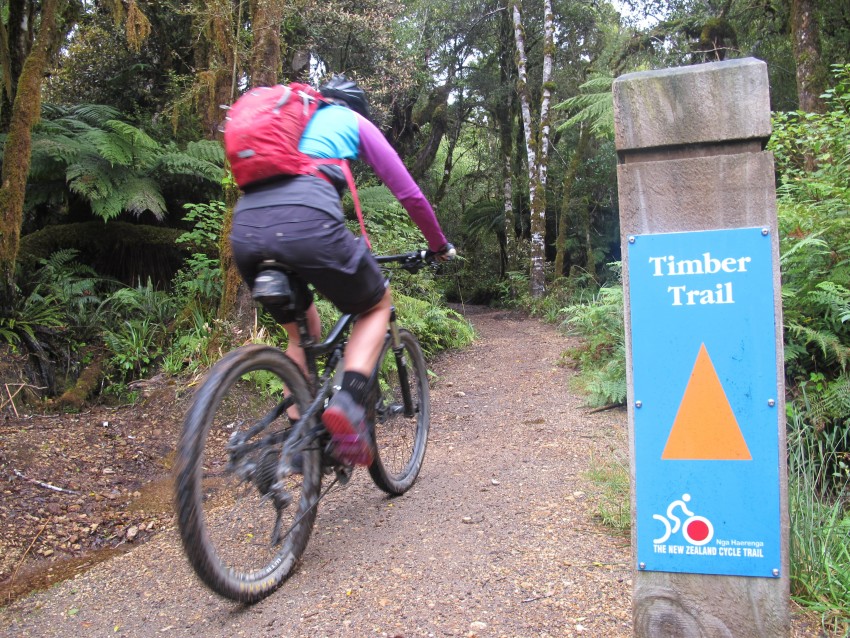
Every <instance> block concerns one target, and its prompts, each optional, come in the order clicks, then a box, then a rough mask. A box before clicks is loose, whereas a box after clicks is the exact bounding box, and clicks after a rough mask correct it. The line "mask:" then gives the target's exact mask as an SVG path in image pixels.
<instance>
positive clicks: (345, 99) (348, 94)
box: [319, 75, 369, 119]
mask: <svg viewBox="0 0 850 638" xmlns="http://www.w3.org/2000/svg"><path fill="white" fill-rule="evenodd" d="M319 93H321V94H322V96H323V97H326V98H330V99H331V100H332V101H333V102H338V103H341V104H342V105H343V106H347V107H348V108H350V109H351V110H352V111H355V112H356V113H360V115H362V116H363V117H365V118H366V119H369V103H368V102H367V101H366V93H364V92H363V89H361V88H360V87H359V86H357V83H356V82H354V81H353V80H349V79H348V78H346V77H345V76H344V75H335V76H333V77H332V78H331V79H330V80H328V81H327V82H326V83H325V84H324V85H322V86H321V87H319Z"/></svg>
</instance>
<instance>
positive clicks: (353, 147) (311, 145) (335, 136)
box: [298, 104, 360, 159]
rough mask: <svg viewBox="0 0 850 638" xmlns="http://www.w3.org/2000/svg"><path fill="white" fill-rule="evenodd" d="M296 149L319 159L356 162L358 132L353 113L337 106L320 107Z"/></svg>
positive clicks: (358, 141)
mask: <svg viewBox="0 0 850 638" xmlns="http://www.w3.org/2000/svg"><path fill="white" fill-rule="evenodd" d="M298 150H299V151H301V152H302V153H306V154H307V155H309V156H310V157H320V158H323V159H327V158H337V159H357V155H358V153H359V151H360V129H359V127H358V124H357V118H356V117H355V116H354V111H352V110H350V109H348V108H346V107H344V106H339V105H338V104H328V105H327V106H322V107H321V108H320V109H319V110H318V111H316V113H315V114H314V115H313V118H312V119H311V120H310V122H309V123H308V124H307V128H306V129H304V134H303V135H302V136H301V141H300V142H299V144H298Z"/></svg>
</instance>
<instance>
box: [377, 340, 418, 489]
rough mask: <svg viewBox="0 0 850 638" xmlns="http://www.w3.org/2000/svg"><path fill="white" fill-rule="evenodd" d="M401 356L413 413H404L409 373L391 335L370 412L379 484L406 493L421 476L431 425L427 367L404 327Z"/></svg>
mask: <svg viewBox="0 0 850 638" xmlns="http://www.w3.org/2000/svg"><path fill="white" fill-rule="evenodd" d="M399 336H400V341H401V346H402V352H401V354H402V361H403V363H404V368H403V369H404V370H406V377H407V388H408V389H409V392H410V395H409V396H410V398H411V400H412V404H413V405H412V408H413V414H412V415H411V416H405V414H404V410H403V406H404V392H403V388H402V385H401V384H402V383H403V379H404V377H405V374H403V373H402V374H399V366H398V359H397V356H396V353H395V351H394V350H393V347H392V341H391V337H390V335H389V334H387V336H386V338H385V339H384V345H383V348H382V349H381V356H380V358H379V359H378V364H377V366H376V368H375V372H374V373H373V375H372V379H371V380H370V388H369V395H368V402H367V407H368V414H367V417H368V418H369V420H370V422H371V423H373V424H374V439H375V447H376V451H377V454H376V455H375V459H374V461H373V462H372V464H371V465H370V466H369V474H370V475H371V476H372V480H373V481H374V482H375V484H376V485H377V486H378V487H379V488H381V489H382V490H384V491H385V492H387V493H388V494H391V495H398V494H403V493H404V492H406V491H407V490H409V489H410V487H411V486H412V485H413V483H414V482H415V481H416V477H417V476H418V475H419V471H420V469H421V468H422V462H423V460H424V459H425V447H426V445H427V443H428V429H429V427H430V424H431V399H430V393H429V387H428V368H427V366H426V364H425V356H424V355H423V354H422V349H421V348H420V347H419V342H418V341H417V340H416V337H414V336H413V335H412V334H411V333H410V332H408V331H407V330H404V329H400V330H399Z"/></svg>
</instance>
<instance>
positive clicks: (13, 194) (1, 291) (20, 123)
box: [0, 0, 60, 312]
mask: <svg viewBox="0 0 850 638" xmlns="http://www.w3.org/2000/svg"><path fill="white" fill-rule="evenodd" d="M59 2H60V0H45V2H44V4H43V5H42V8H41V26H40V27H39V30H38V35H37V36H36V38H35V42H34V43H33V46H32V50H31V52H30V54H29V55H28V56H27V59H26V61H25V62H24V65H23V68H22V70H21V76H20V79H19V80H18V85H17V92H16V95H15V101H14V104H13V106H12V114H11V116H12V117H11V121H10V125H9V135H8V137H7V138H6V146H5V147H4V149H3V170H2V174H0V312H2V311H6V310H8V309H10V308H11V307H12V304H13V301H14V295H15V264H16V262H17V258H18V249H19V247H20V241H21V225H22V223H23V212H24V197H25V195H26V187H27V176H28V174H29V169H30V161H31V150H32V127H33V125H34V124H35V123H36V122H37V121H38V118H39V116H40V114H41V84H42V79H43V78H44V71H45V69H46V68H47V62H48V57H49V52H50V50H51V48H52V47H53V39H54V37H55V35H56V33H57V32H58V28H57V24H56V16H57V14H58V12H59V10H58V4H59Z"/></svg>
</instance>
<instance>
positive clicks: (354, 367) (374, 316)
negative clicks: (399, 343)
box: [344, 288, 392, 377]
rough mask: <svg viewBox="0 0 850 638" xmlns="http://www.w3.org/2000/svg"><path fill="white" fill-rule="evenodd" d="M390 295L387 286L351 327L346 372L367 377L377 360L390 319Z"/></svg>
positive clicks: (346, 350) (346, 353)
mask: <svg viewBox="0 0 850 638" xmlns="http://www.w3.org/2000/svg"><path fill="white" fill-rule="evenodd" d="M391 308H392V295H391V294H390V289H389V288H387V290H386V292H385V293H384V296H383V297H382V298H381V300H380V301H379V302H378V303H377V304H375V305H374V306H373V307H372V308H370V309H369V310H367V311H366V312H364V313H362V314H360V315H358V317H357V322H356V323H355V324H354V327H353V328H352V329H351V336H350V337H349V339H348V345H347V346H346V347H345V365H344V369H345V371H346V372H359V373H360V374H362V375H364V376H366V377H369V375H371V374H372V368H374V367H375V363H376V362H377V361H378V354H379V353H380V351H381V346H382V345H383V344H384V334H386V332H387V323H388V322H389V320H390V309H391Z"/></svg>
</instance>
